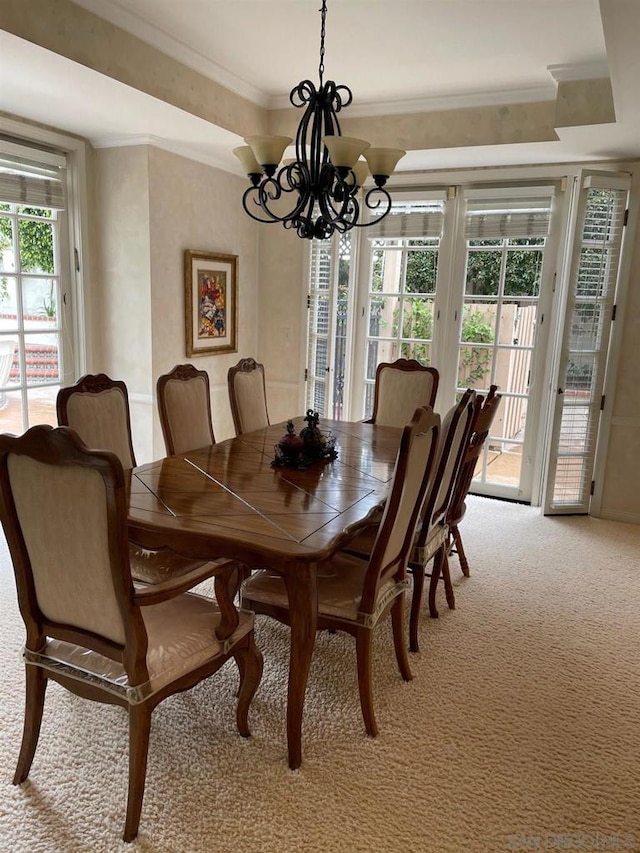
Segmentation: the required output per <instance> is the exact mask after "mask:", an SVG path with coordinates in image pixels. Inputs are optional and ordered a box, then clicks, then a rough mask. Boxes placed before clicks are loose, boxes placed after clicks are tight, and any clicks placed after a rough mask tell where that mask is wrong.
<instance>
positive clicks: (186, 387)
mask: <svg viewBox="0 0 640 853" xmlns="http://www.w3.org/2000/svg"><path fill="white" fill-rule="evenodd" d="M157 398H158V412H159V415H160V423H161V425H162V434H163V436H164V444H165V449H166V451H167V456H173V455H174V454H176V453H188V452H189V451H190V450H196V449H198V448H199V447H207V446H209V445H211V444H215V437H214V434H213V425H212V422H211V398H210V394H209V376H208V374H207V373H206V371H204V370H196V368H195V367H194V366H193V365H192V364H179V365H176V367H174V368H173V370H172V371H170V373H167V374H164V375H163V376H160V377H159V379H158V382H157Z"/></svg>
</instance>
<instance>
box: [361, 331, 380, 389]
mask: <svg viewBox="0 0 640 853" xmlns="http://www.w3.org/2000/svg"><path fill="white" fill-rule="evenodd" d="M379 347H380V345H379V343H378V341H368V342H367V369H366V373H365V377H366V378H367V379H368V380H370V381H371V382H375V378H376V367H377V366H378V361H383V360H384V359H378V349H379ZM367 388H368V386H367Z"/></svg>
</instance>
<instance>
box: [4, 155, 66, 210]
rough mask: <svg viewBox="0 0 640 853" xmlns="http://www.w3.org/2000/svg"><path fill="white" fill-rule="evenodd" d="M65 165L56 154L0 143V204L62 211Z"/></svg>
mask: <svg viewBox="0 0 640 853" xmlns="http://www.w3.org/2000/svg"><path fill="white" fill-rule="evenodd" d="M65 165H66V160H65V158H64V157H63V156H61V155H59V154H54V153H49V152H45V151H38V150H37V149H33V148H26V147H23V146H20V145H16V144H13V143H9V142H5V141H1V140H0V202H4V203H5V204H19V205H24V206H28V207H48V208H53V209H56V210H63V209H64V207H65V192H64V180H65Z"/></svg>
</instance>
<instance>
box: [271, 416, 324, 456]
mask: <svg viewBox="0 0 640 853" xmlns="http://www.w3.org/2000/svg"><path fill="white" fill-rule="evenodd" d="M304 421H305V423H306V424H307V425H306V426H305V427H303V428H302V429H301V430H300V434H299V435H296V428H295V424H294V423H293V421H292V420H289V421H287V432H286V434H285V435H283V436H282V438H281V439H280V441H279V442H278V443H277V444H276V446H275V448H274V450H275V458H274V459H273V461H272V463H271V464H272V465H274V466H277V467H289V468H298V469H300V470H304V469H305V468H308V467H309V465H313V463H314V462H321V461H324V460H326V459H336V458H337V456H338V451H337V450H336V439H335V437H334V436H333V435H331V433H330V432H329V433H324V432H322V430H321V429H320V427H319V426H318V423H319V421H320V418H319V416H318V413H317V412H314V411H313V409H307V414H306V416H305V418H304Z"/></svg>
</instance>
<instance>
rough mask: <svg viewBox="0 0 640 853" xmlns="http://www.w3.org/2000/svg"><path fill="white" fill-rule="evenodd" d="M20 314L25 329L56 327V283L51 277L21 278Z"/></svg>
mask: <svg viewBox="0 0 640 853" xmlns="http://www.w3.org/2000/svg"><path fill="white" fill-rule="evenodd" d="M22 314H23V317H24V327H25V329H26V330H29V331H31V330H34V329H57V328H58V285H57V282H56V281H55V279H51V278H23V280H22Z"/></svg>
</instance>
